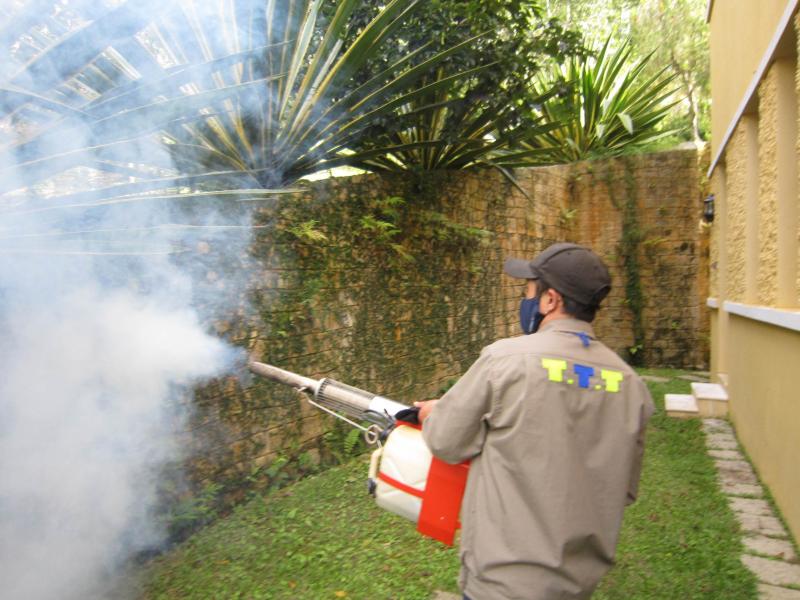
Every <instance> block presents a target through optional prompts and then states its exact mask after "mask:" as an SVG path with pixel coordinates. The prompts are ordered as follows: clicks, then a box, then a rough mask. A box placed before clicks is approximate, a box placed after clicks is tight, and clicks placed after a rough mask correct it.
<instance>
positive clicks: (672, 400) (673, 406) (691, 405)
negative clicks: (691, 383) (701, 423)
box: [664, 394, 700, 419]
mask: <svg viewBox="0 0 800 600" xmlns="http://www.w3.org/2000/svg"><path fill="white" fill-rule="evenodd" d="M664 408H665V409H666V411H667V416H669V417H676V418H678V419H690V418H692V417H698V416H700V411H699V409H698V407H697V401H696V400H695V397H694V396H692V395H691V394H664Z"/></svg>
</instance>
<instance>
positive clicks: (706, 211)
mask: <svg viewBox="0 0 800 600" xmlns="http://www.w3.org/2000/svg"><path fill="white" fill-rule="evenodd" d="M703 221H705V222H706V223H713V222H714V194H709V195H708V196H706V199H705V200H703Z"/></svg>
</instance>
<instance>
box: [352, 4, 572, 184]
mask: <svg viewBox="0 0 800 600" xmlns="http://www.w3.org/2000/svg"><path fill="white" fill-rule="evenodd" d="M380 4H381V2H379V1H373V2H372V5H373V6H378V5H380ZM397 37H398V43H397V44H396V45H394V46H392V45H391V44H387V46H385V48H384V54H382V55H379V56H378V57H376V58H377V59H378V60H380V61H381V62H382V63H386V64H390V63H391V62H392V61H393V60H395V59H396V57H395V56H394V55H395V54H397V53H398V52H399V51H400V49H403V48H405V47H406V46H407V47H409V48H416V49H419V55H418V60H422V59H423V58H425V57H427V56H429V55H436V54H437V53H444V54H446V55H447V58H445V59H444V60H443V61H442V62H441V63H440V66H439V67H438V68H437V69H435V70H432V71H431V72H430V73H428V74H426V76H425V77H424V78H422V79H421V80H420V83H419V94H417V95H415V96H414V98H413V100H412V101H411V102H409V103H407V104H405V105H404V106H403V107H402V111H401V113H402V115H401V117H400V118H397V119H392V120H383V121H380V122H378V123H376V126H375V127H373V128H372V129H371V130H370V135H369V136H365V137H363V138H362V139H361V140H359V142H358V148H359V150H360V154H362V156H363V157H364V158H363V159H362V160H356V161H352V162H351V164H353V165H355V166H358V167H360V168H363V169H368V170H373V171H385V170H388V171H430V170H435V169H463V168H468V167H471V166H476V165H493V164H494V162H493V160H492V158H493V156H494V155H496V154H497V153H498V152H500V151H502V150H504V149H508V148H510V147H513V146H514V145H515V144H516V142H517V140H518V139H519V138H520V136H522V135H523V132H536V131H545V130H546V129H547V126H543V125H541V124H540V123H538V122H537V117H536V116H535V115H534V114H533V113H532V112H531V111H530V110H528V107H530V106H532V105H534V104H540V103H541V102H543V101H544V99H545V98H546V97H547V91H544V92H541V93H540V92H536V91H535V90H533V89H532V88H531V86H530V83H529V82H530V81H531V80H532V78H533V77H534V76H535V74H536V73H538V72H539V70H540V69H541V68H542V65H544V64H548V63H550V62H551V61H560V60H563V59H564V58H565V57H567V56H571V55H573V54H575V53H577V52H580V51H581V47H580V36H579V35H578V34H577V33H576V32H574V31H569V30H566V29H565V28H564V27H562V25H561V23H560V22H559V21H558V20H557V19H546V18H544V16H543V13H542V10H541V4H540V3H539V2H531V1H529V0H488V1H487V0H480V1H478V0H471V1H467V2H452V1H443V0H428V1H427V2H425V3H424V6H422V7H420V10H418V11H416V12H415V13H414V14H413V15H411V16H410V17H409V19H408V20H407V21H406V22H405V23H404V25H403V27H401V28H400V29H399V30H398V34H397ZM454 49H458V52H457V53H456V52H454ZM461 67H465V68H464V69H462V68H461ZM462 70H463V72H462ZM456 72H459V73H461V74H460V75H459V76H458V77H455V78H454V77H452V74H453V73H456Z"/></svg>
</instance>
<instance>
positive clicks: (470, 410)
mask: <svg viewBox="0 0 800 600" xmlns="http://www.w3.org/2000/svg"><path fill="white" fill-rule="evenodd" d="M489 363H490V357H489V354H488V352H486V351H484V352H483V353H482V354H481V356H480V358H478V360H477V361H475V363H474V364H473V365H472V366H471V367H470V368H469V370H468V371H467V372H466V373H464V375H463V376H462V377H461V379H459V380H458V381H457V382H456V384H455V385H454V386H453V387H452V388H450V390H448V392H447V393H446V394H445V395H444V396H442V397H441V398H440V399H439V400H433V401H430V402H419V403H417V406H420V421H421V422H422V423H423V427H422V437H423V438H424V439H425V442H426V443H427V444H428V447H429V448H430V450H431V452H433V454H434V456H436V457H438V458H440V459H442V460H443V461H445V462H449V463H454V464H455V463H460V462H463V461H465V460H468V459H470V458H472V457H474V456H476V455H478V454H480V452H481V449H482V448H483V442H484V440H485V438H486V431H487V429H488V421H489V416H490V414H491V408H492V384H491V373H490V367H489Z"/></svg>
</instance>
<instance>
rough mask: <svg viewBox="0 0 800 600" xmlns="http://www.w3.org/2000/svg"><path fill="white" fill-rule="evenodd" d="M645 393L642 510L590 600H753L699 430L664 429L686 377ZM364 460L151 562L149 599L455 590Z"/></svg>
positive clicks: (401, 599)
mask: <svg viewBox="0 0 800 600" xmlns="http://www.w3.org/2000/svg"><path fill="white" fill-rule="evenodd" d="M643 372H644V373H648V374H655V375H661V376H665V377H670V378H671V381H670V382H669V383H657V384H649V385H650V388H651V392H652V393H653V398H654V400H655V402H656V405H657V407H658V410H657V412H656V414H655V416H654V417H653V419H652V421H651V422H650V427H649V430H648V439H647V452H646V457H645V466H644V472H643V475H642V482H641V487H640V495H639V501H638V502H637V503H636V504H634V505H632V506H631V507H630V508H628V510H627V513H626V515H625V522H624V526H623V530H622V533H621V537H620V544H619V547H618V551H617V566H616V567H615V568H614V569H613V570H612V571H610V572H609V574H608V575H607V576H606V578H605V579H604V580H603V582H602V584H601V585H600V587H599V589H598V591H597V593H596V594H595V596H594V598H597V599H603V600H610V599H619V600H622V599H626V600H632V599H633V600H635V599H643V600H644V599H646V600H650V599H663V600H685V599H694V598H696V599H701V598H702V599H709V598H711V599H715V598H718V599H720V600H739V599H741V600H744V599H755V598H757V593H756V584H755V580H754V578H753V576H752V575H751V574H750V573H749V571H747V570H745V568H744V567H743V566H742V565H741V563H740V562H739V554H740V551H741V543H740V541H739V533H738V526H737V524H736V521H735V520H734V517H733V514H732V513H731V511H730V510H729V509H728V506H727V504H726V502H725V499H724V497H723V496H722V494H721V493H720V491H719V489H718V487H717V484H716V480H715V475H714V466H713V463H712V461H711V460H710V459H709V458H708V456H707V455H706V452H705V448H704V445H703V434H702V432H701V430H700V423H699V422H698V421H680V420H673V419H668V418H667V417H666V416H665V415H664V412H663V396H664V393H667V392H676V393H688V391H689V383H688V382H687V381H683V380H679V379H675V377H676V376H677V375H680V374H681V372H678V371H664V370H646V371H643ZM366 473H367V457H359V458H357V459H355V460H353V461H352V462H350V463H348V464H345V465H343V466H340V467H337V468H333V469H330V470H328V471H325V472H324V473H322V474H320V475H316V476H314V477H309V478H308V479H305V480H303V481H300V482H299V483H297V484H295V485H293V486H291V487H289V488H286V489H284V490H281V491H278V492H274V493H272V494H271V495H269V496H266V497H258V498H256V499H254V500H252V501H250V502H248V503H246V504H243V505H241V506H239V507H238V509H237V510H235V511H234V512H233V514H231V515H229V516H228V517H226V518H224V519H220V520H219V521H217V522H216V523H214V524H213V525H211V526H209V527H207V528H206V529H204V530H202V531H200V532H199V533H197V534H195V535H194V536H193V537H191V538H190V539H189V540H188V541H186V542H185V543H184V544H182V545H181V546H180V547H178V548H176V549H174V550H173V551H171V552H170V553H168V554H165V555H163V556H161V557H159V558H157V559H155V560H154V561H153V562H152V563H151V564H150V565H148V566H147V567H146V568H145V569H144V570H143V571H142V572H141V573H140V575H139V580H140V582H139V584H138V586H139V587H140V589H141V594H142V596H143V597H144V598H152V599H155V598H214V599H228V598H248V599H250V598H252V599H292V600H295V599H309V600H325V599H332V600H335V599H336V598H351V599H364V600H375V599H389V598H392V599H396V600H413V599H416V598H419V599H426V600H427V599H429V598H430V597H431V595H432V594H433V592H434V590H446V591H452V592H456V591H457V586H456V576H457V572H458V556H457V551H456V550H455V549H452V548H447V547H445V546H443V545H441V544H439V543H438V542H434V541H431V540H429V539H425V538H423V537H422V536H420V535H419V534H417V533H416V531H415V529H414V525H413V524H411V523H410V522H408V521H405V520H403V519H401V518H400V517H395V516H394V515H391V514H389V513H387V512H385V511H383V510H381V509H379V508H377V507H376V506H375V505H374V502H373V500H372V499H371V498H370V497H369V496H368V495H367V493H366V483H365V482H366Z"/></svg>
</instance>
